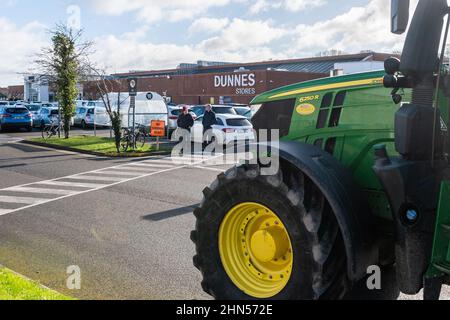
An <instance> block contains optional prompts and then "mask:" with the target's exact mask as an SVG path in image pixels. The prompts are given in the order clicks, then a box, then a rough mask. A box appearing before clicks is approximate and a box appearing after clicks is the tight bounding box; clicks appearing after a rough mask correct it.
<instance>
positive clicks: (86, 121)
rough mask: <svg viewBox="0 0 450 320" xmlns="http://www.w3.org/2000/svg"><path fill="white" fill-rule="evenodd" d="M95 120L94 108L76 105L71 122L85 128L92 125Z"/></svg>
mask: <svg viewBox="0 0 450 320" xmlns="http://www.w3.org/2000/svg"><path fill="white" fill-rule="evenodd" d="M94 121H95V108H94V107H88V106H85V107H78V108H77V109H76V111H75V116H74V117H73V123H74V125H75V126H79V127H81V128H83V129H87V128H88V127H91V126H93V125H94Z"/></svg>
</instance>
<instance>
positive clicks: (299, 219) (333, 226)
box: [191, 165, 349, 300]
mask: <svg viewBox="0 0 450 320" xmlns="http://www.w3.org/2000/svg"><path fill="white" fill-rule="evenodd" d="M204 196H205V198H204V200H203V202H202V204H201V206H200V207H199V208H197V209H196V210H195V212H194V214H195V216H196V218H197V224H196V230H194V231H193V232H192V233H191V239H192V241H193V242H194V243H195V245H196V252H197V254H196V256H195V257H194V265H195V267H196V268H197V269H199V270H200V271H201V273H202V275H203V282H202V287H203V289H204V291H205V292H206V293H208V294H209V295H211V296H212V297H214V298H216V299H218V300H222V299H231V300H253V299H256V298H257V297H254V296H250V295H248V294H247V293H245V292H244V291H242V290H240V289H239V288H238V286H237V285H235V284H234V283H233V281H232V280H231V278H230V277H229V276H228V275H227V272H226V271H225V270H226V269H225V268H224V266H223V263H222V259H221V253H220V248H219V230H220V228H221V224H222V222H223V221H224V219H225V217H226V216H227V213H228V212H229V211H230V210H231V209H232V208H234V207H236V206H237V205H239V204H241V203H248V202H252V203H259V204H262V205H264V206H265V207H267V208H270V210H272V211H273V212H275V213H276V214H277V215H278V217H279V219H280V220H281V222H282V224H284V226H285V227H286V229H287V232H288V235H289V238H290V241H291V244H292V251H293V264H292V272H291V275H290V278H289V282H288V283H287V284H286V285H285V287H284V288H283V289H282V291H280V292H279V293H277V294H276V295H274V296H271V297H268V298H265V299H274V300H319V299H326V300H328V299H330V300H331V299H333V300H334V299H343V298H344V297H345V295H346V293H347V292H348V290H349V281H348V277H347V259H346V251H345V246H344V242H343V238H342V235H341V232H340V229H339V226H338V222H337V220H336V218H335V216H334V213H333V211H332V209H331V207H330V206H329V204H328V201H327V200H326V199H325V197H324V195H323V194H322V192H321V191H320V190H319V189H318V188H317V187H316V185H315V184H314V183H313V182H312V181H311V180H310V179H309V178H307V177H306V176H305V175H303V174H302V173H300V172H298V171H296V170H295V171H294V170H293V169H291V168H288V169H287V170H286V169H284V171H283V172H281V171H279V172H278V174H277V175H274V176H264V175H262V174H261V168H260V166H257V165H243V166H239V167H234V168H232V169H230V170H228V171H227V172H226V173H225V174H221V175H220V176H219V177H218V179H217V180H216V181H215V182H214V183H213V184H212V185H211V187H209V188H206V189H205V190H204Z"/></svg>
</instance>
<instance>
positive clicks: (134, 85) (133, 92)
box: [128, 78, 138, 97]
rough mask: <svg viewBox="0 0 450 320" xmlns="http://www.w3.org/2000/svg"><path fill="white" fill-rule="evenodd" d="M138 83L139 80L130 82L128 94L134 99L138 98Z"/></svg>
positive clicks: (134, 79) (130, 80) (135, 79)
mask: <svg viewBox="0 0 450 320" xmlns="http://www.w3.org/2000/svg"><path fill="white" fill-rule="evenodd" d="M137 83H138V80H137V78H131V79H129V80H128V93H129V94H130V96H132V97H135V96H137V92H138V90H137Z"/></svg>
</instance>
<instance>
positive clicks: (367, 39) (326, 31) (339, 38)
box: [290, 0, 417, 55]
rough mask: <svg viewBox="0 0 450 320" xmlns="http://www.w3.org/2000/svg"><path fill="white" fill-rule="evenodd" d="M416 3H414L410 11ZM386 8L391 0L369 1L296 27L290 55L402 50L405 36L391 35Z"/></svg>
mask: <svg viewBox="0 0 450 320" xmlns="http://www.w3.org/2000/svg"><path fill="white" fill-rule="evenodd" d="M416 4H417V1H413V2H412V5H411V8H412V9H413V8H415V6H416ZM387 8H390V0H370V2H369V3H368V4H367V5H366V6H365V7H353V8H351V9H350V10H349V11H347V12H346V13H344V14H341V15H339V16H336V17H334V18H332V19H330V20H325V21H320V22H317V23H315V24H312V25H298V26H297V27H296V29H295V36H294V38H293V40H294V41H293V43H292V46H293V47H294V48H293V49H292V50H291V51H290V54H302V55H311V54H314V53H317V52H319V51H322V50H327V49H331V48H333V49H339V50H343V51H346V52H349V53H355V52H359V51H361V50H374V51H380V52H392V51H393V50H401V49H402V46H403V42H404V37H399V36H396V35H393V34H391V32H390V15H389V10H386V9H387Z"/></svg>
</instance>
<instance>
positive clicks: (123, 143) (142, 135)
mask: <svg viewBox="0 0 450 320" xmlns="http://www.w3.org/2000/svg"><path fill="white" fill-rule="evenodd" d="M146 139H147V130H146V129H145V126H143V125H141V124H136V131H135V132H134V134H133V131H132V130H131V129H129V128H123V133H122V139H120V149H121V150H122V152H127V151H128V149H129V148H130V146H131V147H133V144H134V142H135V141H136V147H137V148H143V147H144V146H145V143H146Z"/></svg>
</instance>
